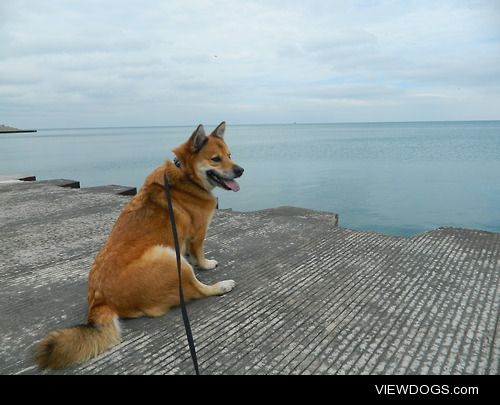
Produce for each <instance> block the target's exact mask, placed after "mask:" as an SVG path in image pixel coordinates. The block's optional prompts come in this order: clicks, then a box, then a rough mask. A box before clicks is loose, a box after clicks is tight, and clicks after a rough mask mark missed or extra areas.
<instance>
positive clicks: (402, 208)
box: [0, 121, 500, 235]
mask: <svg viewBox="0 0 500 405" xmlns="http://www.w3.org/2000/svg"><path fill="white" fill-rule="evenodd" d="M193 129H194V128H187V127H162V128H157V127H155V128H104V129H101V128H97V129H57V130H40V131H39V132H38V133H35V134H16V135H0V174H12V173H23V174H35V175H36V176H37V177H38V179H40V180H42V179H51V178H70V179H76V180H80V181H81V183H82V187H86V186H95V185H104V184H123V185H134V186H140V185H141V184H142V182H143V180H144V178H145V176H146V175H147V174H148V173H149V172H150V171H151V170H152V169H153V168H154V167H156V166H158V165H159V164H161V163H162V161H163V160H164V159H166V158H171V157H172V156H173V155H172V154H171V152H170V150H171V149H172V148H173V147H174V146H177V145H178V144H179V143H181V142H183V141H184V140H185V139H187V137H188V136H189V135H190V133H191V132H192V130H193ZM207 129H208V128H207ZM210 129H211V128H210ZM226 134H227V135H226V136H227V142H228V144H229V146H230V149H231V152H232V154H233V158H234V160H235V161H236V162H237V163H238V164H240V165H241V166H243V167H244V168H245V175H244V176H243V177H242V178H241V181H240V185H241V191H240V192H239V193H232V192H227V191H218V192H217V194H218V195H219V197H220V205H221V207H222V208H227V207H231V208H233V209H236V210H242V211H249V210H256V209H261V208H269V207H276V206H280V205H294V206H300V207H306V208H312V209H317V210H324V211H334V212H338V213H339V214H340V221H341V225H342V226H345V227H350V228H354V229H362V230H372V231H378V232H384V233H389V234H394V235H413V234H416V233H419V232H423V231H427V230H430V229H432V228H435V227H438V226H457V227H467V228H476V229H484V230H490V231H496V232H500V121H491V122H441V123H380V124H316V125H253V126H231V125H229V126H228V129H227V132H226Z"/></svg>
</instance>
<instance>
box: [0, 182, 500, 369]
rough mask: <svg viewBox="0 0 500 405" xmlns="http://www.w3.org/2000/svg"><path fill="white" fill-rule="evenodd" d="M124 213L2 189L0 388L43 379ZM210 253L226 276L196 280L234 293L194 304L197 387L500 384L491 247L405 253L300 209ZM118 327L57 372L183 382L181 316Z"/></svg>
mask: <svg viewBox="0 0 500 405" xmlns="http://www.w3.org/2000/svg"><path fill="white" fill-rule="evenodd" d="M101 191H102V190H101ZM129 198H130V197H126V196H122V195H117V194H114V193H105V192H93V191H92V190H85V189H71V188H62V187H57V186H55V185H54V184H50V183H45V184H44V183H39V182H29V183H22V182H21V183H3V184H0V207H1V210H0V257H1V259H0V276H1V279H2V282H1V284H0V313H1V318H0V330H1V333H0V373H2V374H38V373H40V371H39V370H37V368H36V367H35V365H34V363H33V348H34V345H35V343H36V342H37V341H38V340H39V339H41V338H42V337H43V336H44V335H45V334H46V333H48V332H49V331H51V330H53V329H57V328H64V327H69V326H73V325H76V324H80V323H82V322H83V321H84V320H85V318H86V309H87V308H86V283H87V275H88V271H89V268H90V265H91V263H92V260H93V258H94V257H95V255H96V254H97V252H98V250H99V248H100V247H101V246H102V244H103V243H104V241H105V240H106V238H107V235H108V234H109V232H110V230H111V227H112V226H113V224H114V221H115V220H116V218H117V216H118V214H119V212H120V210H121V209H122V207H123V206H124V205H125V204H126V203H127V202H128V201H129ZM207 250H208V254H207V256H208V257H209V258H216V259H217V260H218V261H219V267H218V268H217V269H215V270H211V271H197V275H198V277H199V278H200V279H201V280H202V281H203V282H205V283H212V282H215V281H219V280H224V279H229V278H230V279H234V280H235V281H236V283H237V286H236V289H235V290H234V291H232V292H231V293H229V294H228V295H226V296H223V297H212V298H208V299H204V300H200V301H196V302H193V303H190V304H189V305H188V312H189V315H190V318H191V324H192V329H193V334H194V337H195V341H196V345H197V350H198V356H199V362H200V369H201V372H202V373H203V374H498V373H499V371H500V369H499V359H500V334H499V333H498V316H499V315H498V314H499V304H500V291H499V278H500V234H496V233H489V232H482V231H477V230H467V229H455V228H439V229H436V230H433V231H431V232H427V233H424V234H420V235H416V236H414V237H412V238H404V237H394V236H387V235H381V234H377V233H370V232H360V231H354V230H351V229H346V228H342V227H338V226H337V216H336V215H335V214H330V213H320V212H314V211H308V210H304V209H300V208H291V207H282V208H277V209H269V210H264V211H258V212H249V213H238V212H231V211H225V210H223V211H218V212H217V214H216V215H215V217H214V220H213V222H212V225H211V227H210V230H209V236H208V240H207ZM121 325H122V329H123V343H121V344H120V345H118V346H116V347H114V348H113V349H111V350H109V351H108V352H107V353H104V354H103V355H101V356H99V357H98V358H96V359H94V360H92V361H90V362H88V363H86V364H83V365H80V366H77V367H72V368H68V369H66V370H62V371H58V372H57V373H66V374H101V373H105V374H190V373H192V365H191V361H190V357H189V351H188V348H187V345H186V339H185V336H184V327H183V324H182V320H181V316H180V311H179V310H178V309H174V310H172V311H171V312H170V313H168V314H167V315H165V316H163V317H160V318H141V319H134V320H123V321H121ZM50 373H54V372H50Z"/></svg>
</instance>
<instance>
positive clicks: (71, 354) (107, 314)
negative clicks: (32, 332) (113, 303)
mask: <svg viewBox="0 0 500 405" xmlns="http://www.w3.org/2000/svg"><path fill="white" fill-rule="evenodd" d="M120 341H121V336H120V329H119V325H118V317H117V315H116V313H115V312H114V311H113V310H112V309H110V308H109V307H106V306H104V307H99V308H94V309H93V310H92V311H91V314H90V316H89V322H88V323H87V324H86V325H79V326H75V327H73V328H69V329H59V330H56V331H54V332H51V333H49V334H48V335H47V336H46V337H45V338H44V339H43V340H42V341H41V342H40V343H39V344H38V346H37V348H36V362H37V363H38V366H39V367H40V368H63V367H66V366H69V365H71V364H76V363H83V362H85V361H87V360H90V359H91V358H93V357H96V356H97V355H99V354H101V353H103V352H104V351H106V350H107V349H109V348H110V347H112V346H114V345H116V344H118V343H120Z"/></svg>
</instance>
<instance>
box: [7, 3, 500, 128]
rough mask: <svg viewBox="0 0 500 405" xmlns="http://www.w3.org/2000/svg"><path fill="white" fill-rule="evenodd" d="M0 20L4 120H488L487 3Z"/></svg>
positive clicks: (493, 51)
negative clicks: (457, 118) (460, 118)
mask: <svg viewBox="0 0 500 405" xmlns="http://www.w3.org/2000/svg"><path fill="white" fill-rule="evenodd" d="M0 18H1V19H2V24H1V25H0V112H1V113H2V117H1V120H3V121H5V122H6V123H11V124H16V125H18V126H34V127H43V126H49V127H56V126H100V125H148V124H150V125H161V124H192V123H193V122H195V123H196V122H200V121H204V122H218V121H220V120H221V119H226V120H228V121H229V122H235V123H237V122H280V121H286V122H293V121H297V122H307V121H322V122H327V121H350V120H356V121H364V120H377V114H378V116H379V117H380V119H379V120H396V121H397V120H412V119H453V118H454V117H462V118H467V119H474V118H477V119H484V118H500V117H498V111H500V28H499V27H500V24H498V23H499V22H500V7H499V6H498V3H497V2H496V1H493V0H492V1H460V2H457V1H452V0H450V1H442V2H438V3H436V2H431V1H394V0H392V1H390V0H387V1H369V2H366V1H363V2H358V1H353V2H344V1H329V2H325V1H319V0H311V1H308V2H299V1H278V0H275V1H257V0H254V1H236V0H233V1H229V0H213V1H209V0H197V1H194V0H184V1H177V0H171V1H168V2H165V1H160V0H145V1H143V2H136V1H132V0H121V1H118V0H108V1H106V2H104V3H103V2H102V1H97V0H87V1H83V0H73V1H66V0H64V1H63V0H52V1H50V2H39V1H35V0H24V1H23V0H11V1H9V2H2V3H1V5H0ZM464 94H466V95H467V97H463V96H462V95H464ZM423 103H427V104H426V105H423ZM417 107H418V108H417Z"/></svg>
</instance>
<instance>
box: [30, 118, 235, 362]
mask: <svg viewBox="0 0 500 405" xmlns="http://www.w3.org/2000/svg"><path fill="white" fill-rule="evenodd" d="M225 128H226V124H225V122H222V123H221V124H220V125H219V126H218V127H217V128H216V129H215V130H214V131H213V132H212V133H211V134H210V135H209V136H207V135H206V133H205V130H204V128H203V125H199V126H198V128H196V130H195V131H194V132H193V134H192V135H191V137H190V138H189V139H188V140H187V142H185V143H184V144H182V145H180V146H178V147H177V148H175V149H174V150H173V152H174V154H175V156H176V159H175V161H174V162H172V161H166V162H165V163H164V164H163V165H162V166H160V167H158V168H157V169H155V170H154V171H153V172H152V173H150V174H149V176H148V177H147V178H146V180H145V182H144V185H143V187H142V188H141V189H140V191H139V193H138V194H137V195H136V196H135V197H134V198H133V199H132V200H131V201H130V202H129V203H128V204H127V206H126V207H125V208H124V209H123V211H122V212H121V214H120V216H119V217H118V219H117V221H116V223H115V225H114V227H113V229H112V231H111V234H110V235H109V238H108V239H107V241H106V243H105V244H104V245H103V247H102V248H101V250H100V251H99V253H98V255H97V257H96V258H95V261H94V263H93V265H92V268H91V271H90V274H89V280H88V308H89V309H88V320H87V323H86V324H85V325H79V326H76V327H72V328H68V329H61V330H56V331H54V332H51V333H50V334H49V335H48V336H46V337H45V338H44V339H43V340H42V341H41V342H40V343H39V344H38V346H37V348H36V362H37V364H38V366H39V367H40V368H42V369H45V368H52V369H57V368H63V367H66V366H69V365H73V364H77V363H83V362H85V361H88V360H89V359H91V358H93V357H95V356H97V355H99V354H101V353H103V352H104V351H106V350H107V349H109V348H110V347H112V346H114V345H116V344H118V343H120V342H121V332H120V326H119V323H118V319H119V318H136V317H141V316H151V317H156V316H161V315H164V314H165V313H167V312H168V311H169V309H170V308H172V307H174V306H176V305H179V292H178V275H177V265H176V254H175V251H174V250H173V248H172V247H173V246H174V242H173V236H172V227H171V223H170V220H169V216H168V210H167V201H166V198H165V195H164V174H166V175H167V177H168V182H169V185H170V189H171V195H172V202H173V209H174V217H175V222H176V226H177V233H178V238H179V245H180V248H181V253H182V257H181V274H182V287H183V289H184V296H185V300H186V302H187V301H190V300H194V299H198V298H203V297H210V296H214V295H223V294H225V293H227V292H229V291H231V290H232V289H233V288H234V287H235V282H234V281H233V280H225V281H221V282H218V283H216V284H213V285H205V284H203V283H201V282H200V281H198V279H197V278H196V276H195V274H194V272H193V267H192V266H191V264H190V263H189V262H188V261H187V259H186V258H185V255H186V254H187V253H189V256H190V258H191V261H192V262H193V264H194V265H196V266H199V267H200V268H202V269H207V270H210V269H214V268H215V267H216V266H217V261H215V260H210V259H207V258H206V257H205V254H204V240H205V236H206V233H207V228H208V226H209V223H210V221H211V219H212V216H213V215H214V212H215V208H216V204H217V201H216V198H215V197H214V196H213V194H212V190H213V189H214V188H215V187H220V188H223V189H225V190H232V191H239V185H238V183H237V182H236V180H235V178H238V177H240V176H241V175H242V174H243V168H242V167H240V166H238V165H237V164H235V163H234V162H233V161H232V160H231V155H230V153H229V150H228V147H227V145H226V143H225V141H224V133H225Z"/></svg>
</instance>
